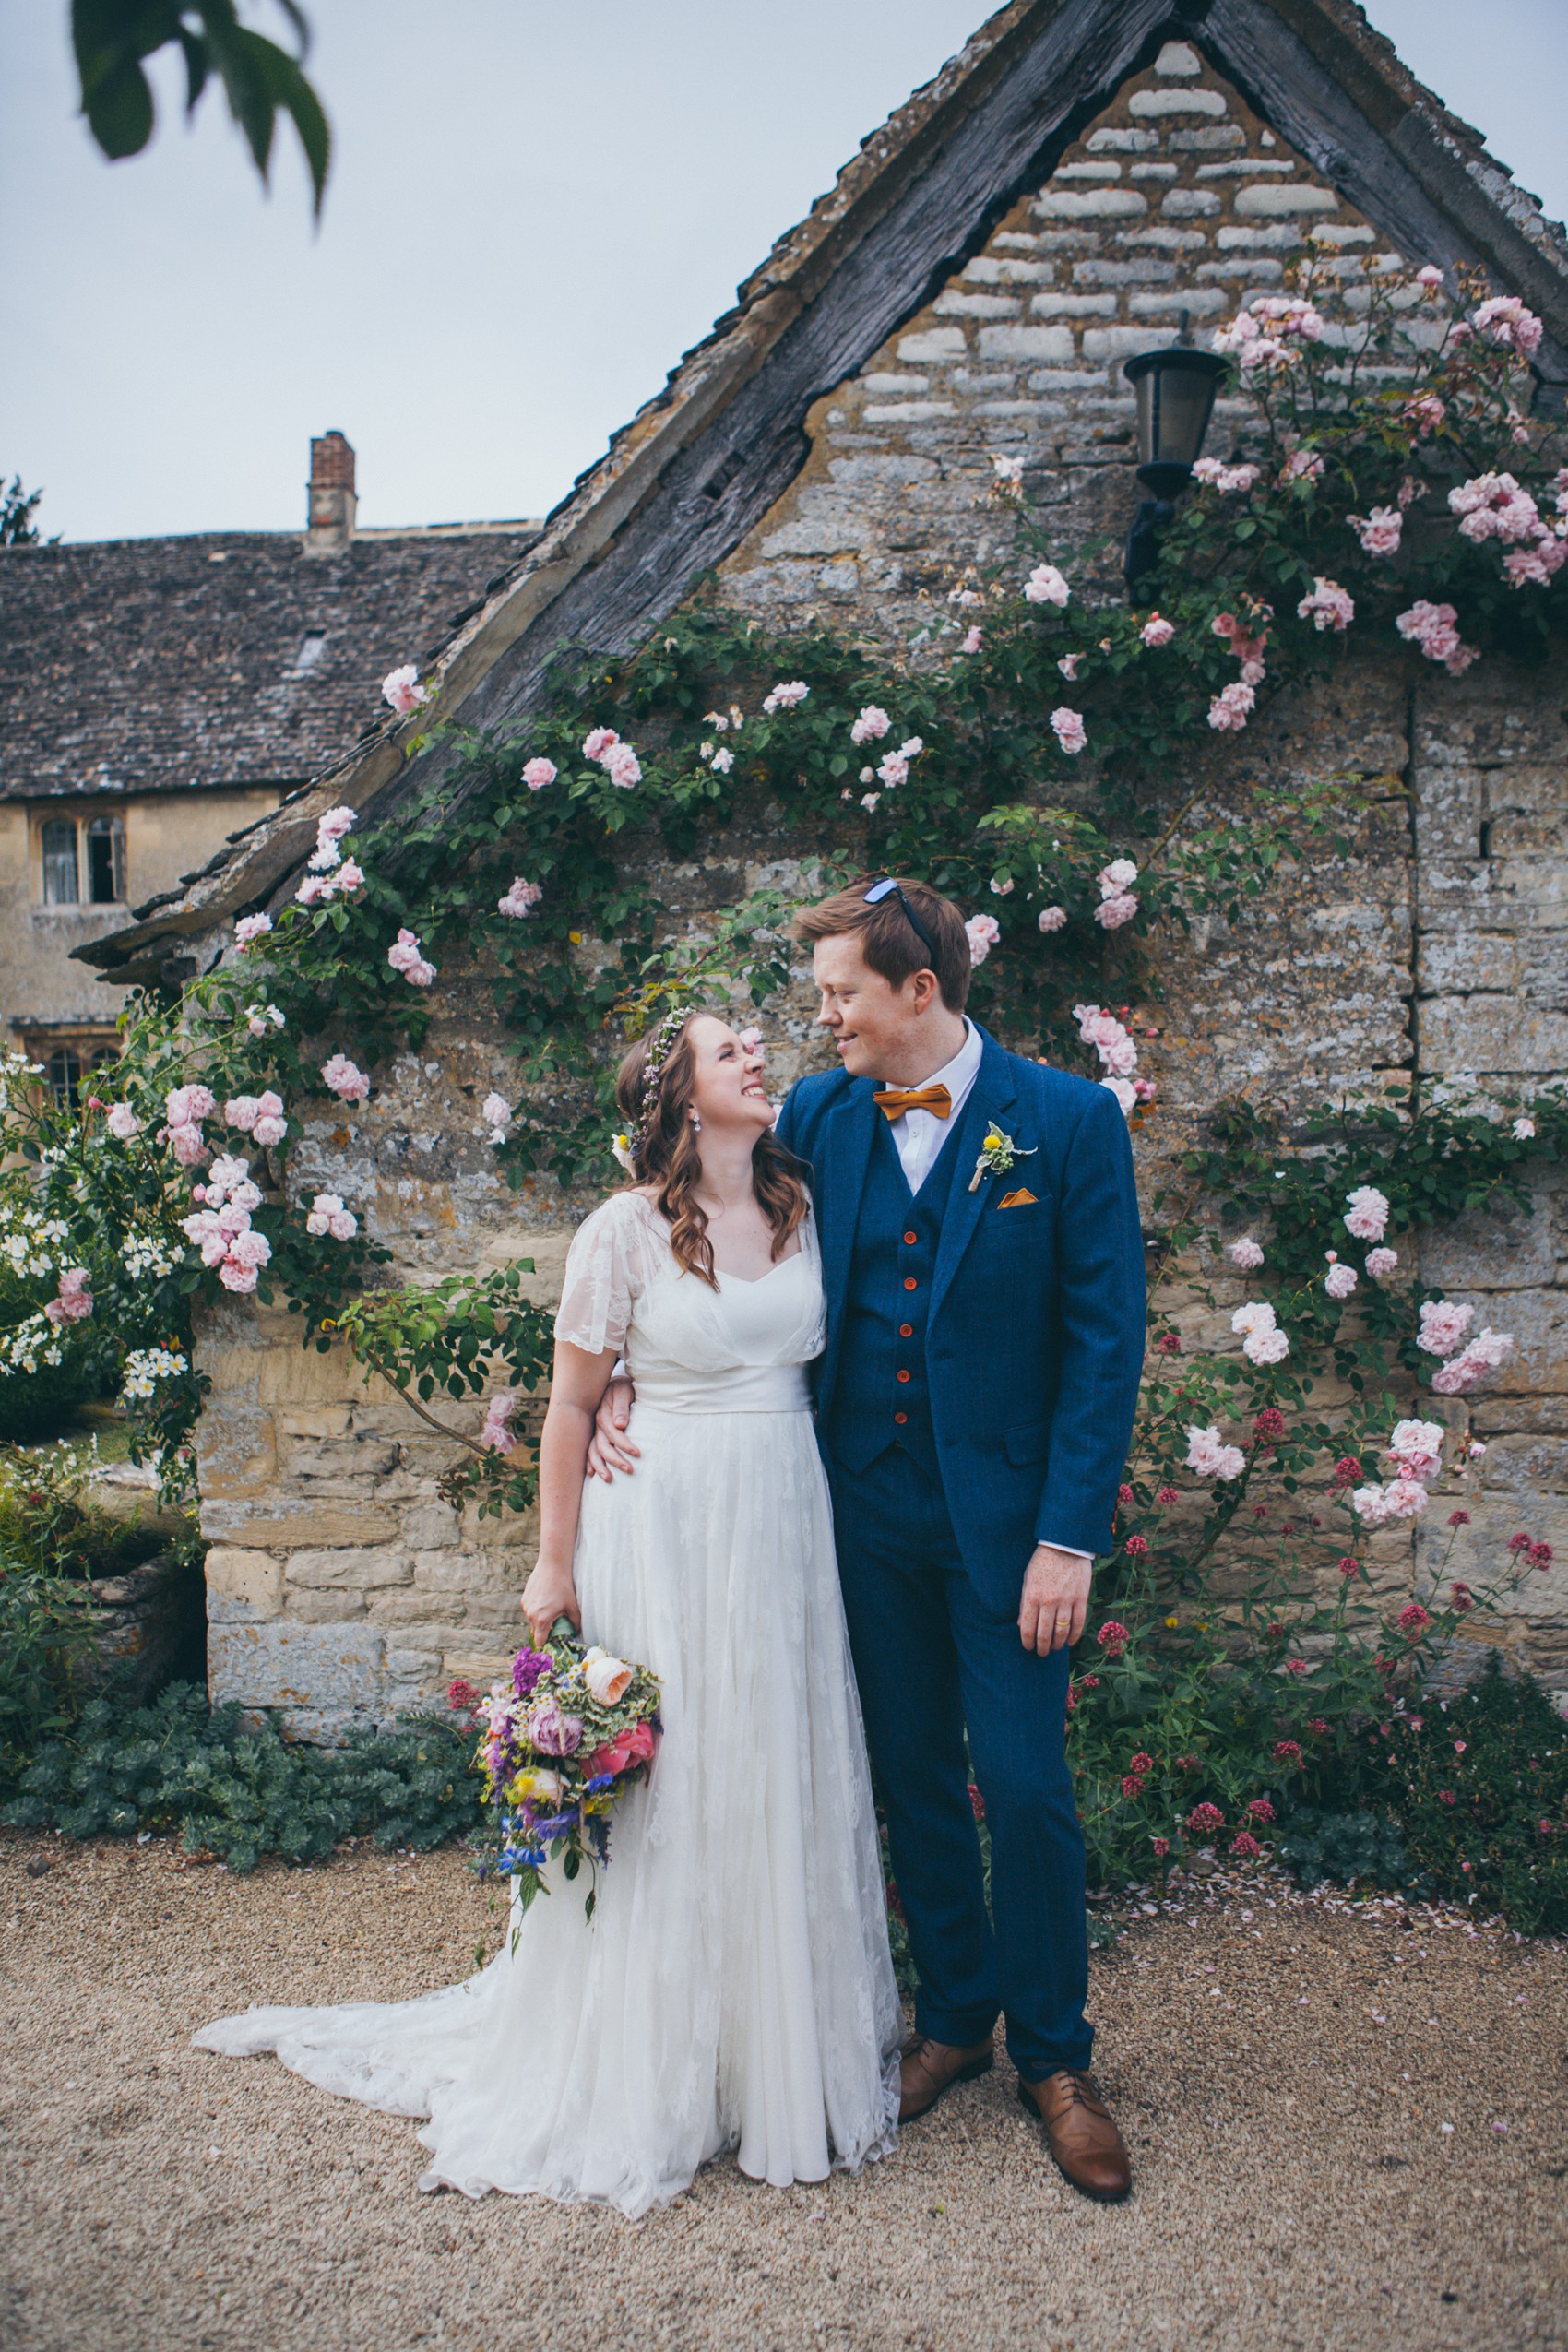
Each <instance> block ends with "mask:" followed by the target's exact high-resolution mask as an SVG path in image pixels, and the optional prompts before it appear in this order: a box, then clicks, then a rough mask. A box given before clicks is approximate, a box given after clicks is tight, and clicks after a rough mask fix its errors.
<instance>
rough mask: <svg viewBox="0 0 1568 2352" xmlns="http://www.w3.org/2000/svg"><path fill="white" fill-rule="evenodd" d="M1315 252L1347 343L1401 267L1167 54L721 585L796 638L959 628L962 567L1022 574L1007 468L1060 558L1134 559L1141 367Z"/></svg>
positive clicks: (824, 432) (828, 441)
mask: <svg viewBox="0 0 1568 2352" xmlns="http://www.w3.org/2000/svg"><path fill="white" fill-rule="evenodd" d="M1309 232H1310V233H1311V234H1312V236H1313V240H1314V249H1315V251H1316V252H1317V254H1318V255H1319V256H1320V267H1321V269H1322V273H1323V284H1324V295H1323V299H1322V302H1321V303H1320V307H1322V308H1323V309H1324V315H1325V317H1326V318H1327V319H1328V321H1329V323H1330V327H1331V331H1332V332H1335V333H1339V334H1348V333H1350V332H1352V331H1353V329H1354V327H1355V322H1356V318H1357V315H1358V314H1360V313H1362V312H1364V310H1365V308H1366V304H1367V301H1368V292H1367V288H1368V281H1369V279H1370V277H1371V276H1372V274H1374V273H1376V272H1379V271H1386V270H1389V269H1392V268H1395V267H1398V266H1399V264H1400V256H1399V255H1397V254H1395V253H1393V252H1391V251H1390V250H1389V249H1388V246H1387V244H1386V241H1385V240H1384V239H1383V238H1382V237H1381V236H1380V235H1379V233H1378V232H1377V231H1376V230H1375V229H1374V228H1373V227H1372V224H1371V223H1370V222H1369V221H1367V220H1364V219H1362V217H1361V216H1360V214H1359V213H1358V212H1356V211H1355V210H1354V209H1353V208H1351V207H1350V206H1348V205H1347V204H1345V203H1344V202H1342V200H1341V198H1340V196H1339V195H1338V192H1337V191H1336V189H1334V188H1332V187H1330V186H1328V185H1327V184H1325V183H1324V182H1323V181H1322V180H1320V179H1318V178H1317V177H1316V176H1315V175H1314V174H1313V172H1312V171H1311V170H1310V169H1309V167H1308V166H1307V165H1306V164H1305V163H1304V162H1303V161H1302V160H1301V157H1300V156H1298V155H1296V154H1295V153H1293V152H1292V151H1291V149H1289V148H1288V147H1287V146H1286V145H1285V143H1284V142H1283V141H1282V140H1281V139H1279V138H1277V137H1276V136H1275V134H1274V133H1273V132H1272V131H1270V130H1269V129H1268V128H1267V126H1266V125H1265V124H1263V123H1261V122H1260V121H1259V120H1258V118H1257V117H1256V116H1255V115H1254V114H1253V113H1252V111H1251V109H1250V108H1249V107H1248V106H1247V104H1246V103H1245V101H1243V99H1242V98H1241V95H1240V93H1239V92H1238V91H1237V90H1235V89H1233V88H1232V87H1231V86H1230V85H1229V83H1228V82H1226V81H1225V80H1224V79H1223V78H1222V77H1220V76H1219V75H1218V74H1217V73H1215V72H1214V71H1212V69H1211V68H1209V67H1208V66H1207V65H1206V64H1205V63H1204V62H1203V60H1202V58H1201V56H1200V54H1199V53H1198V51H1197V50H1196V49H1195V48H1194V47H1193V46H1192V45H1191V44H1189V43H1188V42H1168V43H1167V44H1166V46H1165V48H1164V49H1163V50H1162V51H1161V53H1160V55H1159V58H1158V61H1157V63H1156V65H1154V67H1153V68H1152V69H1151V70H1150V71H1149V72H1147V73H1145V74H1139V75H1136V76H1134V77H1132V78H1131V79H1129V80H1128V81H1127V82H1125V83H1124V84H1123V87H1122V89H1120V90H1119V91H1118V93H1117V96H1116V100H1115V102H1114V103H1113V104H1112V105H1111V106H1110V107H1108V108H1107V109H1106V110H1105V112H1104V113H1102V114H1101V115H1099V117H1098V119H1097V120H1096V121H1095V122H1094V123H1093V124H1091V125H1089V126H1088V127H1087V129H1086V131H1085V133H1084V135H1083V137H1081V138H1080V139H1079V140H1078V141H1077V142H1076V144H1075V145H1074V146H1073V147H1071V148H1068V149H1067V151H1066V153H1065V154H1064V155H1063V159H1062V161H1061V163H1060V165H1059V166H1058V168H1057V170H1056V172H1054V173H1053V174H1052V176H1051V180H1050V181H1049V182H1048V184H1046V185H1045V186H1044V187H1042V188H1040V189H1039V190H1037V191H1035V192H1033V193H1031V194H1029V195H1028V196H1023V197H1021V198H1020V199H1019V201H1018V203H1017V204H1016V205H1015V206H1014V207H1013V208H1012V210H1011V211H1010V212H1009V213H1008V214H1007V215H1006V216H1005V218H1004V220H1002V221H1000V222H999V223H998V225H997V228H996V229H995V231H994V232H993V233H992V236H991V238H990V239H989V240H988V242H987V244H985V246H984V248H983V250H982V251H981V252H980V253H979V254H977V255H975V256H974V257H973V259H972V260H970V261H969V262H968V263H967V264H966V265H965V267H964V268H963V269H962V270H961V271H960V272H959V274H958V275H957V276H956V278H955V279H952V281H951V282H950V283H949V284H948V285H946V286H945V287H944V288H943V290H942V291H941V292H940V293H938V294H937V295H936V296H935V298H934V299H933V300H932V303H930V304H929V305H928V306H927V308H926V309H924V310H923V311H921V312H919V313H917V314H916V315H915V316H914V317H913V318H911V319H909V320H908V321H907V322H906V324H905V325H904V326H903V327H901V328H900V329H899V331H898V333H897V334H896V335H894V336H891V337H890V338H889V339H888V340H887V342H886V343H885V345H884V346H883V348H882V350H880V351H878V352H877V353H875V354H874V356H873V358H872V359H871V360H870V361H869V362H867V364H866V365H865V367H864V368H862V369H861V372H860V373H859V374H857V375H855V376H853V377H851V378H850V379H849V381H847V382H846V383H844V384H842V385H840V386H838V387H837V390H836V391H834V392H832V393H830V394H828V395H827V396H826V398H824V399H823V400H821V401H819V402H818V403H817V405H816V407H815V409H814V411H813V413H812V416H811V418H810V419H809V420H808V430H809V432H810V435H811V441H812V454H811V457H810V459H809V461H808V463H807V465H806V466H805V468H804V469H803V471H802V474H801V475H800V477H799V478H798V480H797V481H796V482H795V483H794V485H793V486H792V488H791V489H790V492H789V493H788V494H787V495H786V496H785V497H784V498H782V499H780V500H779V502H778V505H777V506H776V507H775V508H774V509H773V510H772V512H771V513H770V514H768V515H767V516H766V517H764V519H763V520H762V522H761V523H759V524H758V525H757V527H756V529H754V531H753V532H752V533H751V535H750V537H749V538H748V539H747V540H745V541H744V542H743V543H742V546H741V547H740V548H739V549H738V550H737V551H736V552H735V554H734V555H733V556H731V559H730V561H729V563H728V564H726V565H725V566H724V567H723V571H724V578H725V585H726V589H727V592H728V593H729V595H730V596H731V598H732V599H733V600H736V601H737V602H739V603H741V604H743V605H749V606H751V607H752V608H754V610H756V611H757V612H764V613H766V614H767V615H768V617H769V618H770V619H772V620H774V621H777V622H779V623H786V622H799V621H802V620H804V619H806V618H807V617H808V616H809V615H811V614H812V613H816V614H817V615H819V616H820V617H821V618H822V619H823V620H824V621H826V622H838V621H844V620H850V621H853V622H854V623H855V624H858V625H859V626H861V627H862V628H868V629H871V630H873V631H874V632H875V633H877V634H879V635H884V636H896V637H899V638H902V637H905V636H908V635H909V631H910V630H911V629H913V628H916V627H919V626H920V625H921V624H922V623H929V622H931V621H932V620H933V619H939V618H941V617H943V616H944V614H945V612H946V606H945V603H944V599H945V597H946V594H947V591H948V589H949V588H950V586H951V585H952V583H953V580H954V577H955V575H956V573H957V572H958V571H960V570H961V569H962V567H963V566H964V565H966V564H976V565H978V566H981V567H984V566H986V565H989V564H993V563H996V562H999V561H1001V560H1003V559H1004V557H1005V555H1006V553H1007V551H1008V547H1009V545H1010V540H1011V530H1010V525H1009V523H1008V519H1007V517H1005V516H1001V517H999V516H998V514H997V511H996V509H995V508H994V507H988V506H986V505H984V504H983V503H981V502H982V500H983V494H984V492H985V490H986V488H987V486H988V485H989V483H990V481H991V480H992V467H991V453H992V451H999V452H1003V453H1005V454H1006V455H1008V456H1012V457H1023V458H1024V460H1025V463H1026V465H1027V467H1028V494H1029V498H1030V501H1031V503H1032V504H1033V505H1035V507H1036V508H1037V509H1039V510H1041V511H1043V513H1044V514H1045V516H1046V517H1048V518H1050V519H1051V520H1052V521H1057V522H1059V523H1060V526H1061V531H1062V540H1063V551H1064V552H1069V553H1070V552H1072V550H1073V549H1074V547H1075V545H1076V544H1077V543H1079V542H1080V541H1081V540H1084V539H1085V538H1087V537H1089V536H1092V535H1095V534H1098V533H1099V532H1102V531H1108V532H1110V533H1111V534H1112V535H1113V536H1117V537H1119V536H1120V535H1121V534H1122V533H1123V532H1124V531H1125V529H1126V528H1127V525H1128V523H1129V522H1130V520H1131V518H1132V509H1133V505H1134V502H1135V501H1136V499H1137V498H1138V497H1139V496H1140V495H1141V493H1140V492H1139V491H1138V489H1137V486H1136V484H1135V483H1134V481H1133V479H1132V469H1133V468H1134V466H1135V464H1136V462H1137V452H1136V447H1135V440H1134V403H1133V394H1132V388H1131V386H1129V385H1128V384H1127V383H1126V382H1125V381H1124V380H1123V375H1122V365H1123V361H1124V360H1126V359H1128V358H1130V357H1131V356H1132V355H1133V354H1134V352H1137V351H1146V350H1154V349H1156V348H1157V347H1158V345H1160V344H1162V343H1167V342H1170V341H1173V340H1174V339H1175V337H1176V333H1177V330H1178V327H1179V325H1180V321H1181V316H1182V312H1183V311H1184V312H1186V313H1187V314H1188V317H1189V320H1190V325H1191V330H1192V332H1193V334H1194V339H1196V340H1197V341H1198V342H1200V343H1204V342H1206V341H1207V340H1208V339H1209V338H1210V337H1211V336H1212V334H1213V331H1214V328H1215V327H1217V326H1218V325H1219V323H1220V322H1221V321H1222V320H1223V319H1224V318H1226V317H1228V316H1229V315H1232V314H1233V313H1234V311H1235V310H1236V309H1237V307H1238V306H1239V304H1240V303H1242V302H1244V301H1246V300H1247V298H1248V297H1249V295H1251V294H1254V293H1270V292H1277V291H1278V290H1279V288H1280V285H1281V282H1282V280H1283V278H1284V273H1285V270H1286V268H1287V267H1288V266H1289V263H1290V262H1291V261H1292V260H1295V259H1299V258H1300V257H1301V254H1302V252H1303V250H1304V244H1303V241H1304V239H1305V237H1306V236H1307V234H1308V233H1309ZM1415 258H1416V259H1417V260H1418V261H1420V260H1421V259H1423V258H1424V256H1423V255H1416V256H1415ZM1331 289H1337V290H1338V291H1337V293H1335V292H1333V291H1330V290H1331ZM1242 412H1243V411H1242V410H1241V405H1240V404H1235V403H1232V404H1229V405H1228V404H1226V403H1225V402H1223V401H1222V402H1221V403H1220V404H1219V405H1218V409H1217V411H1216V415H1215V419H1214V422H1213V424H1212V425H1211V427H1210V430H1209V438H1208V444H1207V447H1208V453H1209V455H1210V456H1223V455H1225V454H1227V452H1228V449H1229V439H1228V435H1229V434H1230V433H1231V432H1233V430H1234V426H1235V423H1236V421H1237V419H1238V418H1239V417H1240V415H1241V413H1242Z"/></svg>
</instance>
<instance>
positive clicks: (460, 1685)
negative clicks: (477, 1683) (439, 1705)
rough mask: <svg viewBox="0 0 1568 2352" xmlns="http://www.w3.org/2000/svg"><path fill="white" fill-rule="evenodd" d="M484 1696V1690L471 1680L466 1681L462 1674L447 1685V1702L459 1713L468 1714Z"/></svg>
mask: <svg viewBox="0 0 1568 2352" xmlns="http://www.w3.org/2000/svg"><path fill="white" fill-rule="evenodd" d="M483 1696H484V1693H483V1692H482V1691H480V1690H476V1689H475V1687H474V1685H473V1684H472V1683H471V1682H465V1681H464V1680H463V1678H462V1676H461V1675H459V1676H458V1677H457V1681H455V1682H449V1683H448V1684H447V1686H446V1704H447V1705H448V1706H449V1707H451V1708H453V1709H454V1710H455V1711H456V1712H457V1713H458V1714H462V1715H466V1714H468V1713H469V1710H470V1709H471V1708H473V1707H477V1706H478V1705H479V1703H480V1701H481V1698H482V1697H483Z"/></svg>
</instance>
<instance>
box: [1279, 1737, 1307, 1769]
mask: <svg viewBox="0 0 1568 2352" xmlns="http://www.w3.org/2000/svg"><path fill="white" fill-rule="evenodd" d="M1274 1760H1275V1762H1276V1764H1284V1765H1285V1766H1286V1768H1287V1769H1288V1770H1289V1769H1290V1768H1291V1767H1293V1766H1294V1765H1296V1764H1300V1763H1301V1741H1300V1740H1276V1741H1275V1743H1274Z"/></svg>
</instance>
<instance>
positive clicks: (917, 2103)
mask: <svg viewBox="0 0 1568 2352" xmlns="http://www.w3.org/2000/svg"><path fill="white" fill-rule="evenodd" d="M994 2063H995V2061H994V2059H993V2057H992V2048H991V2044H990V2043H989V2042H975V2043H972V2044H971V2045H970V2047H969V2048H968V2049H955V2048H954V2046H953V2044H952V2043H951V2042H933V2041H928V2040H926V2039H925V2037H924V2036H923V2035H921V2034H916V2035H915V2036H914V2037H913V2038H912V2039H911V2040H909V2041H908V2042H906V2043H905V2045H904V2055H903V2057H902V2058H901V2059H900V2060H899V2061H898V2094H899V2096H898V2120H899V2122H900V2123H912V2122H913V2121H914V2120H915V2118H916V2116H917V2115H929V2114H930V2113H931V2110H932V2108H933V2107H934V2106H935V2105H936V2102H937V2100H938V2099H940V2098H945V2097H946V2096H947V2094H948V2092H949V2091H950V2090H951V2089H952V2088H953V2085H954V2084H955V2083H973V2082H975V2081H976V2080H977V2079H978V2078H979V2077H980V2075H981V2074H989V2073H990V2072H991V2070H992V2065H993V2064H994Z"/></svg>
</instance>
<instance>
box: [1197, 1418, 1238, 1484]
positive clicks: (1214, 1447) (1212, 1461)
mask: <svg viewBox="0 0 1568 2352" xmlns="http://www.w3.org/2000/svg"><path fill="white" fill-rule="evenodd" d="M1187 1467H1188V1468H1189V1469H1190V1470H1195V1471H1196V1472H1197V1474H1198V1476H1199V1478H1201V1479H1239V1478H1240V1477H1241V1473H1242V1471H1243V1470H1244V1469H1245V1468H1246V1467H1247V1457H1246V1455H1244V1454H1243V1453H1242V1451H1241V1447H1240V1446H1239V1445H1226V1444H1224V1443H1222V1442H1221V1439H1220V1435H1219V1431H1218V1430H1217V1429H1212V1428H1210V1429H1189V1430H1188V1431H1187Z"/></svg>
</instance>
